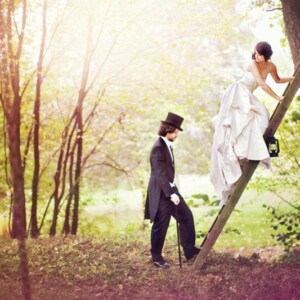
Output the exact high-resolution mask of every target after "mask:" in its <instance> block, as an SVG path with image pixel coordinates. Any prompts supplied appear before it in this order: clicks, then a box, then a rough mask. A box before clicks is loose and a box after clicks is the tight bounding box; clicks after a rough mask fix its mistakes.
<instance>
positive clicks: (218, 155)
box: [210, 81, 271, 205]
mask: <svg viewBox="0 0 300 300" xmlns="http://www.w3.org/2000/svg"><path fill="white" fill-rule="evenodd" d="M212 122H213V125H214V128H215V134H214V139H213V145H212V153H211V171H210V178H211V182H212V183H213V185H214V187H215V190H216V191H217V193H218V195H219V197H220V199H221V203H220V204H221V205H223V204H225V203H226V201H227V199H228V197H229V196H230V194H231V192H232V189H233V187H234V184H235V183H236V182H237V181H238V179H239V178H240V176H241V175H242V170H241V165H240V163H241V161H245V160H257V161H260V163H261V164H262V165H264V166H265V167H266V168H270V166H271V160H270V155H269V152H268V149H267V146H266V143H265V141H264V139H263V134H264V132H265V130H266V128H267V126H268V124H269V112H268V110H267V108H266V107H265V106H264V105H263V104H262V103H261V102H260V101H259V100H258V99H257V98H256V97H255V96H254V94H253V92H252V91H251V90H249V87H248V86H247V85H246V84H244V83H243V82H242V81H238V82H236V83H234V84H233V85H231V86H230V87H229V88H228V89H227V91H226V93H225V94H224V96H223V98H222V102H221V107H220V112H219V114H218V115H216V116H215V117H214V118H213V120H212Z"/></svg>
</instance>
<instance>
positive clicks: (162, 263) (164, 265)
mask: <svg viewBox="0 0 300 300" xmlns="http://www.w3.org/2000/svg"><path fill="white" fill-rule="evenodd" d="M153 264H154V266H155V267H157V268H169V267H170V264H169V263H167V262H166V261H164V260H163V259H160V260H156V261H153Z"/></svg>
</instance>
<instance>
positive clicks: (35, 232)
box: [30, 0, 47, 238]
mask: <svg viewBox="0 0 300 300" xmlns="http://www.w3.org/2000/svg"><path fill="white" fill-rule="evenodd" d="M46 12H47V0H44V6H43V33H42V41H41V47H40V55H39V62H38V68H37V82H36V97H35V102H34V111H33V116H34V127H33V151H34V173H33V179H32V204H31V233H30V234H31V237H32V238H35V237H38V236H39V234H40V233H39V228H38V223H37V203H38V191H39V175H40V150H39V144H40V138H39V130H40V106H41V90H42V82H43V60H44V49H45V40H46Z"/></svg>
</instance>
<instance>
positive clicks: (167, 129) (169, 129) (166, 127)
mask: <svg viewBox="0 0 300 300" xmlns="http://www.w3.org/2000/svg"><path fill="white" fill-rule="evenodd" d="M175 130H176V127H174V126H172V125H170V124H167V123H163V122H162V123H161V124H160V127H159V129H158V133H157V134H158V135H160V136H166V135H167V133H173V132H175Z"/></svg>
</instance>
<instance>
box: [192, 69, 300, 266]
mask: <svg viewBox="0 0 300 300" xmlns="http://www.w3.org/2000/svg"><path fill="white" fill-rule="evenodd" d="M294 76H295V78H294V80H293V81H292V82H290V83H289V84H288V86H287V87H286V89H285V91H284V94H283V95H284V99H283V101H282V102H281V103H278V105H277V107H276V109H275V110H274V113H273V115H272V117H271V119H270V123H269V126H268V128H267V129H266V131H265V134H264V139H265V140H268V139H269V138H270V137H272V136H274V134H275V132H276V130H277V129H278V127H279V125H280V123H281V121H282V119H283V117H284V115H285V113H286V112H287V110H288V108H289V106H290V104H291V103H292V101H293V98H294V97H295V95H296V93H297V91H298V89H299V88H300V65H298V67H297V69H296V71H295V73H294ZM258 164H259V161H248V162H247V163H246V165H245V167H244V168H243V173H242V176H241V177H240V179H239V180H238V182H237V184H236V186H235V188H234V190H233V192H232V194H231V196H230V197H229V199H228V200H227V202H226V205H223V206H222V208H221V210H220V211H219V213H218V215H217V217H216V218H215V220H214V222H213V224H212V225H211V227H210V229H209V231H208V233H207V234H206V236H205V237H204V239H203V242H202V244H201V251H200V253H199V254H198V255H197V257H196V259H195V261H194V263H193V266H192V267H193V269H201V268H202V266H203V264H204V262H205V260H206V258H207V256H208V254H209V252H210V250H211V249H212V248H213V246H214V244H215V242H216V240H217V239H218V237H219V235H220V233H221V232H222V230H223V227H224V226H225V224H226V222H227V221H228V219H229V217H230V215H231V213H232V212H233V210H234V208H235V206H236V204H237V203H238V201H239V199H240V197H241V196H242V194H243V191H244V190H245V188H246V186H247V184H248V182H249V181H250V179H251V177H252V175H253V173H254V171H255V170H256V168H257V166H258Z"/></svg>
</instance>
